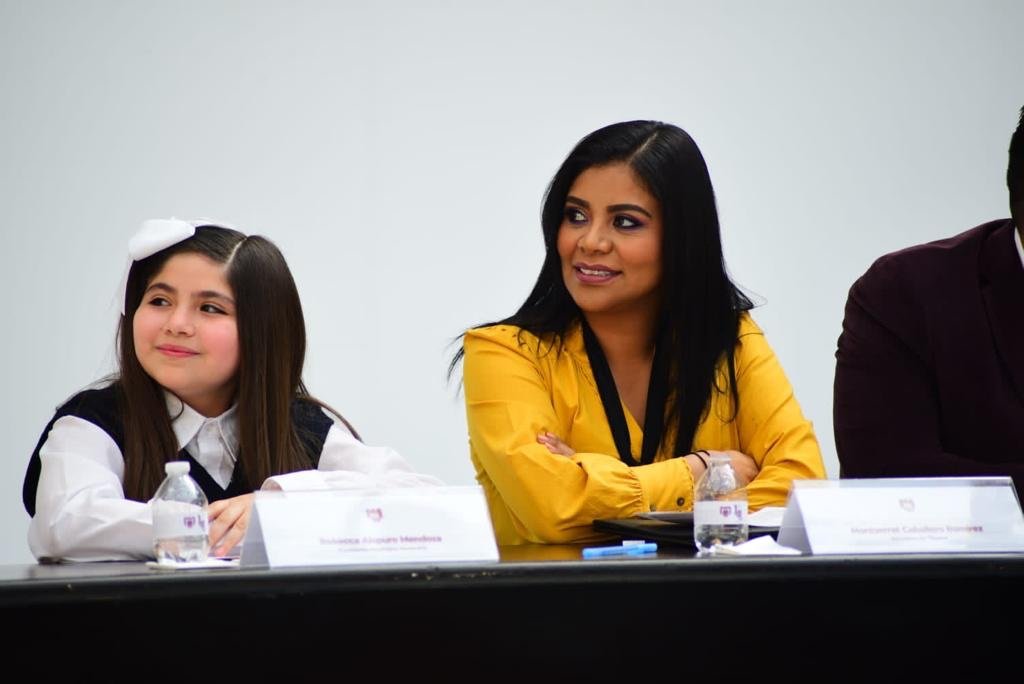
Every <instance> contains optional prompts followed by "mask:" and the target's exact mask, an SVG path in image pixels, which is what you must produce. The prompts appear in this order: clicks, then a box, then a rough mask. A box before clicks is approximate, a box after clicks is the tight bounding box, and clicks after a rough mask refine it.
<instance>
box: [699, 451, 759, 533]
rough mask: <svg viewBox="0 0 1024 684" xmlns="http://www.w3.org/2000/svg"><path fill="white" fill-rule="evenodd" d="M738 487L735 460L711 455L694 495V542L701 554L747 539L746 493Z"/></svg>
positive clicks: (719, 455) (724, 456) (722, 455)
mask: <svg viewBox="0 0 1024 684" xmlns="http://www.w3.org/2000/svg"><path fill="white" fill-rule="evenodd" d="M736 485H737V483H736V471H735V470H733V468H732V459H730V458H729V456H727V455H726V454H715V455H713V456H710V457H709V458H708V468H707V470H705V471H704V474H703V475H701V476H700V480H698V481H697V487H696V491H695V492H694V504H693V539H694V542H695V543H696V544H697V548H698V549H699V550H700V551H701V553H708V552H710V551H711V550H712V549H713V547H714V546H715V545H716V544H719V545H722V546H732V545H733V544H740V543H742V542H745V541H746V540H747V534H748V532H749V527H748V526H747V492H746V490H745V489H743V488H741V487H737V486H736Z"/></svg>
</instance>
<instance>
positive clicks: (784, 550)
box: [712, 534, 800, 556]
mask: <svg viewBox="0 0 1024 684" xmlns="http://www.w3.org/2000/svg"><path fill="white" fill-rule="evenodd" d="M712 553H713V554H715V555H722V556H799V555H800V551H798V550H797V549H794V548H790V547H788V546H782V545H781V544H779V543H778V542H776V541H775V540H774V539H772V536H771V535H770V534H764V535H761V536H760V537H754V538H753V539H751V540H750V541H747V542H743V543H742V544H736V545H734V546H722V545H716V546H713V547H712Z"/></svg>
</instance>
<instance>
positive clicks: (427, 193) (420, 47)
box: [0, 0, 1024, 563]
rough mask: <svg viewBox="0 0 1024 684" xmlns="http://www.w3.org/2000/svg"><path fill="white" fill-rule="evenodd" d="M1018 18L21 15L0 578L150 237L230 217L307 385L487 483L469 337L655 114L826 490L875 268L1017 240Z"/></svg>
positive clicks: (453, 471)
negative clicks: (855, 311)
mask: <svg viewBox="0 0 1024 684" xmlns="http://www.w3.org/2000/svg"><path fill="white" fill-rule="evenodd" d="M1022 26H1024V4H1022V3H1020V2H1016V1H1014V0H1006V1H1004V2H979V1H967V0H964V1H962V2H940V1H936V0H921V1H915V2H892V1H885V2H881V1H877V0H868V1H864V0H858V2H822V1H807V2H773V3H766V2H757V1H751V2H720V3H707V2H679V1H665V2H645V1H638V0H629V1H626V2H554V1H549V2H542V1H537V2H520V3H499V2H489V3H488V2H472V1H465V2H423V1H421V2H412V1H410V2H392V3H355V2H353V3H343V2H294V1H293V2H285V1H283V0H282V1H280V2H240V1H239V2H213V1H211V0H202V1H196V2H164V3H158V2H129V1H128V0H125V1H122V2H113V1H100V0H94V1H92V2H77V1H74V0H68V1H67V2H45V1H33V0H24V1H20V0H0V221H2V223H0V225H2V230H3V243H2V245H3V246H2V247H0V288H2V290H0V291H2V292H3V301H4V306H3V318H4V325H3V335H2V340H3V341H2V343H0V344H2V346H0V349H2V352H3V353H2V356H0V358H2V361H0V364H2V365H0V371H2V376H0V378H2V381H3V392H2V394H0V421H2V422H0V426H2V428H3V436H4V443H5V449H4V454H3V458H2V461H0V478H2V479H0V481H2V483H3V484H2V487H3V489H2V491H0V563H20V562H27V561H30V560H31V556H30V554H29V552H28V548H27V545H26V543H25V530H26V528H27V524H28V517H27V515H26V514H25V512H24V510H23V509H22V505H21V482H22V476H23V473H24V468H25V464H26V462H27V460H28V457H29V454H30V453H31V451H32V449H33V447H34V446H35V443H36V440H37V439H38V438H39V434H40V431H41V430H42V428H43V427H44V425H45V424H46V422H47V420H48V419H49V417H50V415H51V414H52V411H53V409H54V408H55V407H56V406H57V405H58V404H59V403H60V402H61V401H62V400H63V399H64V398H66V397H67V396H69V395H70V394H72V393H73V392H74V391H75V390H77V389H78V388H80V387H82V386H83V385H86V384H87V383H89V382H91V381H93V380H94V379H96V378H97V377H99V376H101V375H103V374H105V373H107V372H109V371H110V370H111V369H112V368H113V365H112V361H113V355H112V344H113V333H114V327H115V323H116V314H117V305H116V301H115V299H116V297H115V295H116V290H117V285H118V282H119V279H120V277H121V273H122V270H123V268H124V263H125V261H124V260H125V257H124V255H125V247H126V242H127V239H128V238H129V237H130V235H131V234H132V233H133V232H134V230H135V229H136V227H137V225H138V224H139V222H140V221H141V220H143V219H145V218H150V217H167V216H172V215H173V216H179V217H192V216H211V217H216V218H220V219H222V220H225V221H229V222H232V223H234V224H236V225H238V226H239V227H240V228H242V229H243V230H245V231H247V232H250V233H262V234H265V235H267V236H268V237H270V238H272V239H273V240H275V241H276V242H277V243H278V244H279V245H280V247H281V248H282V250H283V251H284V253H285V256H286V257H287V258H288V260H289V263H290V265H291V268H292V270H293V272H294V274H295V277H296V279H297V281H298V284H299V289H300V292H301V295H302V298H303V303H304V307H305V313H306V320H307V326H308V334H309V340H310V348H309V355H308V365H307V369H306V378H307V380H308V384H309V385H310V387H311V389H312V390H313V391H314V392H315V393H316V394H317V395H319V396H320V397H321V398H323V399H324V400H326V401H328V402H330V403H332V404H334V405H335V406H336V407H338V408H340V409H341V410H342V411H343V412H344V413H345V414H346V415H347V416H348V417H349V418H350V419H351V420H352V421H353V422H354V423H355V424H356V426H358V428H359V429H360V430H361V432H362V433H363V435H364V437H365V438H366V439H367V441H368V442H370V443H377V444H388V445H391V446H394V447H396V448H397V449H398V450H399V451H400V452H401V453H403V454H404V455H405V456H406V457H407V458H408V459H409V460H410V461H411V462H412V463H413V464H414V465H415V466H416V467H417V468H418V469H420V470H422V471H426V472H431V473H434V474H437V475H439V476H441V477H442V478H444V479H445V480H446V481H448V482H450V483H453V484H469V483H471V482H472V470H471V468H470V465H469V459H468V454H467V447H466V429H465V418H464V414H463V407H462V403H461V396H459V395H457V394H456V391H455V387H454V386H448V385H447V384H446V381H445V369H446V366H447V361H448V359H449V354H450V352H451V351H452V349H451V348H450V347H448V344H449V343H450V341H451V340H452V339H453V338H454V337H455V335H457V334H458V333H459V332H460V331H461V330H462V329H464V328H466V327H468V326H470V325H472V324H475V323H479V322H483V321H487V320H493V319H496V318H500V317H503V316H506V315H508V314H509V313H511V312H512V311H513V309H514V308H515V307H516V306H517V305H518V304H519V303H520V302H521V301H522V300H523V298H524V297H525V296H526V294H527V292H528V290H529V288H530V286H531V284H532V283H533V280H534V278H535V277H536V274H537V270H538V268H539V266H540V261H541V254H542V246H541V240H540V227H539V220H538V215H539V206H540V201H541V196H542V193H543V191H544V188H545V185H546V183H547V181H548V180H549V178H550V176H551V175H552V174H553V173H554V171H555V169H556V167H557V166H558V164H559V162H560V161H561V160H562V158H563V157H564V156H565V154H566V153H567V152H568V151H569V149H570V148H571V147H572V145H573V144H574V143H575V142H576V141H577V140H578V139H579V138H580V137H581V136H583V135H584V134H586V133H588V132H590V131H591V130H593V129H595V128H597V127H599V126H601V125H604V124H607V123H611V122H614V121H619V120H625V119H634V118H655V119H662V120H666V121H670V122H672V123H676V124H678V125H680V126H682V127H683V128H685V129H687V130H688V131H689V132H690V133H691V134H692V135H693V136H694V138H695V139H696V141H697V143H698V144H699V145H700V146H701V148H702V150H703V152H704V154H705V157H706V158H707V160H708V164H709V166H710V169H711V176H712V181H713V182H714V184H715V188H716V191H717V195H718V204H719V209H720V212H721V218H722V225H723V233H724V241H725V248H726V258H727V262H728V265H729V268H730V271H731V273H732V274H733V276H734V278H735V280H736V281H737V282H738V283H739V284H740V285H742V286H743V287H745V288H746V289H748V291H751V292H753V293H755V294H756V295H758V296H759V297H760V298H761V299H763V300H764V301H765V302H766V303H765V305H764V306H762V307H761V308H759V309H757V310H756V312H755V317H756V318H757V320H758V321H759V322H760V323H761V325H762V326H763V327H764V329H765V330H766V332H767V335H768V339H769V340H770V342H771V343H772V344H773V346H774V347H775V349H776V351H777V352H778V354H779V356H780V357H781V360H782V363H783V366H784V367H785V369H786V370H787V372H788V375H789V378H790V380H791V381H792V383H793V385H794V386H795V388H796V393H797V397H798V398H799V399H800V401H801V403H802V405H803V407H804V410H805V412H806V413H807V414H808V415H809V416H810V418H811V419H812V420H813V421H814V424H815V426H816V428H817V432H818V437H819V439H820V440H821V444H822V448H823V450H824V453H825V458H826V463H827V465H828V470H829V474H830V475H832V476H837V475H838V465H837V462H836V459H835V450H834V446H833V437H832V422H831V410H832V401H831V393H832V376H833V371H834V357H833V354H834V351H835V342H836V338H837V336H838V334H839V331H840V324H841V321H842V310H843V305H844V302H845V298H846V292H847V290H848V288H849V286H850V284H851V283H852V282H853V280H855V279H856V277H857V276H858V275H859V274H860V273H862V272H863V271H864V269H866V268H867V266H868V265H869V264H870V263H871V261H872V260H873V259H874V258H875V257H877V256H879V255H881V254H882V253H884V252H887V251H890V250H893V249H896V248H899V247H903V246H906V245H910V244H913V243H917V242H923V241H926V240H930V239H936V238H940V237H945V236H948V235H952V234H955V233H958V232H960V231H962V230H965V229H967V228H969V227H971V226H974V225H976V224H978V223H981V222H982V221H986V220H989V219H992V218H997V217H1002V216H1006V215H1007V214H1008V211H1007V208H1006V206H1007V200H1006V189H1005V182H1004V173H1005V168H1006V147H1007V144H1008V142H1009V137H1010V134H1011V132H1012V130H1013V128H1014V125H1015V123H1016V117H1017V111H1018V109H1019V108H1020V107H1021V105H1022V104H1024V88H1022V85H1024V71H1022V68H1021V65H1022V64H1024V41H1022V40H1021V32H1020V28H1021V27H1022Z"/></svg>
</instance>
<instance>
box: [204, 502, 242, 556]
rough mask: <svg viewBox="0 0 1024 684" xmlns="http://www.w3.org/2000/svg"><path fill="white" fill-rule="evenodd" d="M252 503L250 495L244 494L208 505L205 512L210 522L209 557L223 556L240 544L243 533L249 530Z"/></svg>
mask: <svg viewBox="0 0 1024 684" xmlns="http://www.w3.org/2000/svg"><path fill="white" fill-rule="evenodd" d="M252 501H253V495H252V494H244V495H242V496H236V497H234V498H233V499H221V500H220V501H214V502H213V503H212V504H210V506H209V508H208V509H207V510H208V515H209V520H210V555H211V556H224V555H226V554H227V553H228V552H229V551H231V549H233V548H235V546H236V545H238V544H240V543H242V539H243V538H244V537H245V531H246V530H247V529H249V516H250V515H251V514H252Z"/></svg>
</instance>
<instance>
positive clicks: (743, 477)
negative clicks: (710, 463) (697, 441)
mask: <svg viewBox="0 0 1024 684" xmlns="http://www.w3.org/2000/svg"><path fill="white" fill-rule="evenodd" d="M708 453H710V454H712V455H715V454H719V455H725V456H728V457H729V460H731V461H732V469H733V471H735V473H736V485H737V486H738V487H746V486H747V485H748V484H750V483H751V481H752V480H753V479H754V478H755V477H757V473H758V472H759V470H760V469H759V468H758V467H757V463H755V462H754V459H752V458H751V457H750V456H747V455H746V454H744V453H743V452H741V451H733V450H731V449H730V450H729V451H711V452H708Z"/></svg>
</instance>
